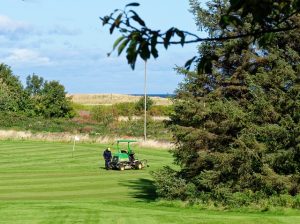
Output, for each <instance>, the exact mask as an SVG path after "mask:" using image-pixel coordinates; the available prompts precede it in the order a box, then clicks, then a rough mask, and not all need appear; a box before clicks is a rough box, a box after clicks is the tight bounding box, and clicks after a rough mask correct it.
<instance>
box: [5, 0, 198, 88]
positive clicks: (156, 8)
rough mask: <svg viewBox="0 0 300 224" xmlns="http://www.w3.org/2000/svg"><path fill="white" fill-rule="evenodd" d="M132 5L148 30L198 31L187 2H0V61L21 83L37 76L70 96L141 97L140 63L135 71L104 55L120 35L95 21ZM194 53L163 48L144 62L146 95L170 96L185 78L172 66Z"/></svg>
mask: <svg viewBox="0 0 300 224" xmlns="http://www.w3.org/2000/svg"><path fill="white" fill-rule="evenodd" d="M131 2H139V3H140V4H141V5H140V7H137V8H135V10H136V11H137V13H138V14H139V15H140V16H141V17H142V18H143V19H144V20H145V22H146V24H147V25H148V26H149V27H151V28H155V29H162V30H164V29H167V28H169V27H171V26H175V27H178V28H180V29H183V30H188V31H192V32H195V33H197V32H198V33H199V31H198V30H197V27H196V25H195V23H194V16H193V15H192V14H191V13H190V12H189V1H188V0H176V1H175V0H136V1H134V0H131V1H127V0H25V1H22V0H0V5H1V8H0V48H1V49H0V62H1V63H5V64H7V65H9V66H10V67H11V69H12V70H13V73H14V74H15V75H17V76H19V77H20V79H21V81H22V82H23V83H25V80H26V77H27V76H28V75H32V74H33V73H35V74H37V75H39V76H42V77H43V78H44V79H45V80H58V81H59V82H60V83H61V84H63V85H64V86H65V88H66V91H67V92H68V93H122V94H140V93H143V91H144V62H143V61H142V60H140V59H139V60H138V61H137V64H136V69H135V70H134V71H133V70H132V69H131V68H130V67H129V65H128V64H127V61H126V56H125V54H122V55H121V56H119V57H118V56H117V53H116V52H115V53H113V54H112V55H111V56H110V57H108V56H107V53H108V52H110V51H111V50H112V46H113V43H114V41H115V40H116V38H117V37H118V36H119V35H118V33H115V34H114V35H110V34H109V30H108V29H109V27H103V26H102V24H101V21H100V19H99V17H103V16H105V15H108V14H110V13H111V12H112V11H113V10H114V9H116V8H122V9H123V7H124V6H125V5H126V4H128V3H131ZM196 53H197V45H188V46H185V47H183V48H182V47H181V46H174V47H171V48H169V50H168V51H165V50H164V49H163V48H162V49H161V50H160V52H159V55H160V56H159V58H157V59H156V60H154V59H151V60H150V61H148V63H147V92H148V93H150V94H158V93H159V94H171V93H173V92H174V90H175V89H176V88H177V87H178V84H179V83H180V82H181V81H182V80H183V76H182V75H179V74H177V73H176V72H175V71H174V68H175V66H176V65H178V66H181V65H184V63H185V62H186V61H187V60H188V59H190V58H192V57H193V56H194V55H196Z"/></svg>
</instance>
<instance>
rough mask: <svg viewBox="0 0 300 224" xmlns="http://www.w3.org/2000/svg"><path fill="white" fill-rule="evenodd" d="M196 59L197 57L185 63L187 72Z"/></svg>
mask: <svg viewBox="0 0 300 224" xmlns="http://www.w3.org/2000/svg"><path fill="white" fill-rule="evenodd" d="M196 58H197V57H196V56H194V57H192V58H191V59H190V60H188V61H187V62H186V63H185V65H184V67H185V68H186V69H187V70H190V68H191V65H192V63H193V62H194V61H195V59H196Z"/></svg>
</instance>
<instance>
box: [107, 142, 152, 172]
mask: <svg viewBox="0 0 300 224" xmlns="http://www.w3.org/2000/svg"><path fill="white" fill-rule="evenodd" d="M132 142H137V141H135V140H117V150H118V151H117V153H115V154H114V155H113V158H112V162H111V164H110V165H111V168H112V169H117V170H121V171H123V170H130V169H137V170H141V169H143V168H144V167H145V166H146V165H147V160H139V159H138V158H137V157H136V156H135V153H134V151H133V150H132V149H131V147H130V143H132ZM120 143H127V149H124V148H123V149H121V146H120V145H121V144H120Z"/></svg>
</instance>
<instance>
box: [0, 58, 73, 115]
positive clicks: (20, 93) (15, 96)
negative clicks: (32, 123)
mask: <svg viewBox="0 0 300 224" xmlns="http://www.w3.org/2000/svg"><path fill="white" fill-rule="evenodd" d="M0 111H5V112H8V111H11V112H23V113H26V114H28V115H30V116H43V117H47V118H52V117H73V116H74V111H73V109H72V106H71V101H70V99H69V98H67V97H66V91H65V88H64V86H63V85H61V84H60V83H59V82H58V81H45V80H44V79H43V78H42V77H39V76H37V75H35V74H33V75H30V76H28V77H27V79H26V86H25V87H24V86H23V85H22V83H21V81H20V80H19V78H18V77H17V76H15V75H14V74H13V72H12V70H11V68H10V67H9V66H7V65H5V64H0Z"/></svg>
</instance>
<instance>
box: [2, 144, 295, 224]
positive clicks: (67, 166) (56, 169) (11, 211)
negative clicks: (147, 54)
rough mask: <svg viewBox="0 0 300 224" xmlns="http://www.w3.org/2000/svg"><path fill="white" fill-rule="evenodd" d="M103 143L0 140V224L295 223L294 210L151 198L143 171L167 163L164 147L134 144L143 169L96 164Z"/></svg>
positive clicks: (149, 182) (145, 172) (147, 177)
mask: <svg viewBox="0 0 300 224" xmlns="http://www.w3.org/2000/svg"><path fill="white" fill-rule="evenodd" d="M103 148H104V146H101V145H96V144H78V145H77V146H76V151H75V154H74V158H72V157H71V155H72V152H71V151H72V144H62V143H43V142H22V141H19V142H12V141H2V142H0V223H22V224H23V223H30V224H32V223H55V224H58V223H141V222H142V223H143V224H146V223H299V222H300V216H299V215H296V214H297V213H296V212H292V213H291V214H289V215H287V214H286V213H282V214H276V213H239V212H216V211H204V210H199V209H196V208H180V207H176V206H174V207H172V206H167V205H164V204H163V203H159V202H155V201H154V198H155V194H154V192H153V185H152V181H151V177H150V174H149V171H151V170H155V169H157V168H159V167H161V166H162V165H167V164H171V162H172V158H171V157H170V155H169V154H168V152H166V151H162V150H153V149H152V150H151V149H138V150H136V151H137V152H138V154H139V157H140V158H146V159H148V161H149V163H150V167H149V168H147V169H146V170H141V171H136V170H129V171H125V172H119V171H106V170H104V169H103V168H102V166H103V161H102V159H101V154H102V151H103Z"/></svg>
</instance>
